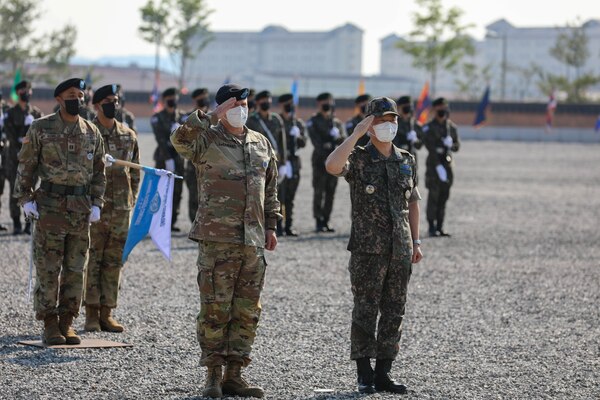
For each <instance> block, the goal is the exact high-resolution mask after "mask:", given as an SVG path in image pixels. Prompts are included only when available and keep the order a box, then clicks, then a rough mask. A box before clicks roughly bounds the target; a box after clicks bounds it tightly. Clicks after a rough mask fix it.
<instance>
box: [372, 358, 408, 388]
mask: <svg viewBox="0 0 600 400" xmlns="http://www.w3.org/2000/svg"><path fill="white" fill-rule="evenodd" d="M391 370H392V360H377V362H376V363H375V389H377V391H378V392H390V393H397V394H406V392H407V390H406V386H405V385H403V384H401V383H398V382H395V381H393V380H392V379H391V378H390V375H389V373H390V371H391Z"/></svg>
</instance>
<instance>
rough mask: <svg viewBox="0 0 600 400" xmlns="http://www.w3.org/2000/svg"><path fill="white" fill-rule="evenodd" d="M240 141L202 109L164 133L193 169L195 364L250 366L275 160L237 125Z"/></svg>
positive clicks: (257, 137) (258, 138) (273, 215)
mask: <svg viewBox="0 0 600 400" xmlns="http://www.w3.org/2000/svg"><path fill="white" fill-rule="evenodd" d="M244 131H245V133H246V135H245V137H244V138H243V139H239V138H237V137H235V136H233V135H232V134H230V133H228V132H227V131H226V130H225V128H224V127H223V125H222V124H221V123H219V124H217V125H216V126H211V125H210V120H209V118H208V117H207V116H206V114H204V113H203V112H202V111H196V112H195V113H193V114H191V115H190V117H189V118H188V120H187V121H186V122H185V123H184V124H183V125H182V126H181V127H179V128H178V129H177V130H176V131H175V132H174V133H173V135H172V136H171V141H172V143H173V145H174V147H175V149H176V150H177V151H178V152H179V153H180V154H181V155H182V156H183V157H184V158H186V159H188V160H191V161H192V162H193V163H194V165H195V166H196V173H197V176H198V191H199V194H200V197H199V201H198V203H199V206H198V212H197V214H196V219H195V221H194V224H193V226H192V230H191V231H190V235H189V237H190V239H192V240H195V241H198V242H199V252H198V270H199V272H198V286H199V289H200V302H201V308H200V313H199V314H198V318H197V335H198V341H199V343H200V347H201V349H202V358H201V361H200V362H201V364H202V365H204V366H208V367H213V366H217V365H225V363H226V362H227V361H229V362H232V361H233V362H237V361H239V362H242V363H243V364H244V365H247V364H248V363H249V362H250V351H251V348H252V343H253V342H254V337H255V335H256V327H257V325H258V320H259V317H260V311H261V306H260V293H261V290H262V286H263V282H264V273H265V267H266V262H265V258H264V246H265V230H266V229H275V226H276V222H277V219H278V218H280V215H279V201H278V200H277V156H276V154H275V151H274V150H273V148H272V147H271V144H270V143H269V141H268V140H267V138H265V137H264V136H263V135H262V134H260V133H258V132H254V131H252V130H249V129H248V128H244Z"/></svg>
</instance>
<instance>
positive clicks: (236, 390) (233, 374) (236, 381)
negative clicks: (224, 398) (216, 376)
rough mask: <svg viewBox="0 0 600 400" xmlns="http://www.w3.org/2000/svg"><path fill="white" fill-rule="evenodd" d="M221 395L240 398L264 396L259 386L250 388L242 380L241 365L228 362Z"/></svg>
mask: <svg viewBox="0 0 600 400" xmlns="http://www.w3.org/2000/svg"><path fill="white" fill-rule="evenodd" d="M223 394H227V395H230V396H240V397H258V398H262V397H263V396H264V395H265V391H264V390H263V388H261V387H259V386H250V385H249V384H248V382H246V380H245V379H244V378H242V363H241V362H228V363H227V368H226V369H225V377H224V378H223Z"/></svg>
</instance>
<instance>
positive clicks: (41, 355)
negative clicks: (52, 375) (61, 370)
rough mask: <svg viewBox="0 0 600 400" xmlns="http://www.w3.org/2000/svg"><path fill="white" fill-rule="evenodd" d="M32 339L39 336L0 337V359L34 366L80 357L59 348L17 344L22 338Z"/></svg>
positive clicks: (75, 359)
mask: <svg viewBox="0 0 600 400" xmlns="http://www.w3.org/2000/svg"><path fill="white" fill-rule="evenodd" d="M34 339H39V336H32V335H28V336H3V337H0V343H2V347H0V360H2V362H6V363H10V364H15V365H22V366H25V367H31V368H36V367H44V366H47V365H52V364H63V363H68V362H73V361H78V360H80V359H81V357H77V356H70V355H66V354H65V353H66V352H63V351H61V350H59V349H47V348H40V347H33V346H24V345H22V344H17V342H19V341H22V340H34ZM67 351H69V350H67Z"/></svg>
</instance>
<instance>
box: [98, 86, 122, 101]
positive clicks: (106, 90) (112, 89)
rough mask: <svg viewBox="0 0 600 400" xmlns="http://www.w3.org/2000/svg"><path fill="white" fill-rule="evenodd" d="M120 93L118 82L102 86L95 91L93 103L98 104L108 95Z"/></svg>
mask: <svg viewBox="0 0 600 400" xmlns="http://www.w3.org/2000/svg"><path fill="white" fill-rule="evenodd" d="M118 93H119V88H118V86H117V85H116V84H114V83H113V84H112V85H106V86H102V87H101V88H98V89H97V90H96V91H95V92H94V97H92V104H98V103H100V102H101V101H102V100H104V99H105V98H107V97H108V96H112V95H117V94H118Z"/></svg>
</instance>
